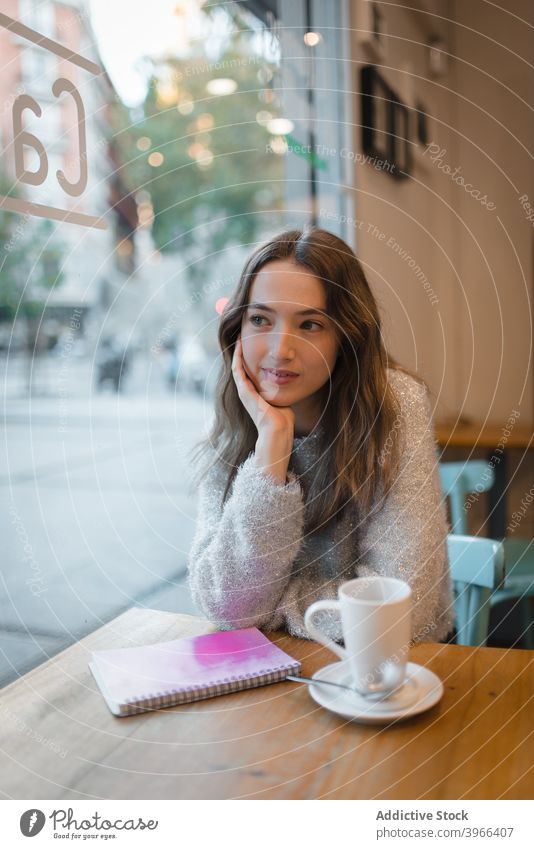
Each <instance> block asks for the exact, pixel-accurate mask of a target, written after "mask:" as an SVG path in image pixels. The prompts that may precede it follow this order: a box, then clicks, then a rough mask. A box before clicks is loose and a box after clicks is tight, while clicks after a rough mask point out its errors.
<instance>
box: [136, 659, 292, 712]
mask: <svg viewBox="0 0 534 849" xmlns="http://www.w3.org/2000/svg"><path fill="white" fill-rule="evenodd" d="M299 669H300V664H299V663H298V662H296V663H295V664H291V665H284V666H273V667H270V668H268V669H260V670H259V672H258V673H256V674H254V675H232V676H230V677H228V678H221V679H219V680H216V681H209V682H208V683H207V684H205V685H204V686H203V687H194V686H192V685H189V686H187V687H177V688H176V689H173V690H164V691H162V692H155V693H143V694H140V695H138V696H133V697H132V698H130V699H128V700H127V701H126V702H125V705H126V712H127V713H129V714H133V713H141V712H143V711H145V710H149V709H152V708H158V707H166V706H170V704H172V705H173V706H174V705H183V704H187V703H188V702H195V701H200V699H206V698H211V697H214V696H222V695H225V694H226V693H236V692H238V691H239V690H246V689H248V688H249V687H260V686H262V685H264V684H275V683H276V682H277V681H283V680H284V678H285V677H286V676H287V675H291V674H292V673H293V672H298V671H299ZM176 696H179V698H178V699H177V698H176Z"/></svg>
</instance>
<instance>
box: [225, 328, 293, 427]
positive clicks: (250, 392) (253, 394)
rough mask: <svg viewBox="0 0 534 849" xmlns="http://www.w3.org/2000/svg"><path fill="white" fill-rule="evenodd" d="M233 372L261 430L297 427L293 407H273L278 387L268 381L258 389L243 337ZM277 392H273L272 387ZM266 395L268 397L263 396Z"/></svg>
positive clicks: (250, 412)
mask: <svg viewBox="0 0 534 849" xmlns="http://www.w3.org/2000/svg"><path fill="white" fill-rule="evenodd" d="M232 374H233V378H234V382H235V385H236V388H237V392H238V395H239V398H240V400H241V403H242V404H243V406H244V408H245V410H246V411H247V413H248V414H249V416H250V417H251V419H252V421H253V422H254V424H255V425H256V428H257V430H258V433H260V431H271V432H277V431H290V432H291V434H292V433H293V431H294V427H295V414H294V413H293V410H292V409H291V407H273V406H272V404H270V403H269V400H274V399H275V397H276V392H277V390H278V387H276V386H273V385H272V384H269V383H267V382H265V383H263V382H261V383H260V391H259V392H258V390H257V389H256V386H255V385H254V381H253V380H252V378H251V376H250V374H249V372H248V371H247V367H246V364H245V360H244V357H243V346H242V343H241V337H239V338H238V340H237V342H236V345H235V350H234V356H233V359H232ZM273 388H274V389H275V390H276V392H274V393H273V392H272V389H273ZM263 395H266V396H267V397H266V398H264V397H262V396H263Z"/></svg>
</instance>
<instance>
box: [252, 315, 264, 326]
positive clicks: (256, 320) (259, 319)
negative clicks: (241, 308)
mask: <svg viewBox="0 0 534 849" xmlns="http://www.w3.org/2000/svg"><path fill="white" fill-rule="evenodd" d="M249 321H250V323H251V324H253V325H254V327H262V324H261V322H262V321H267V319H266V318H265V316H264V315H251V316H250V318H249Z"/></svg>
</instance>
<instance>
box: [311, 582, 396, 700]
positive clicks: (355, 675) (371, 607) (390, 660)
mask: <svg viewBox="0 0 534 849" xmlns="http://www.w3.org/2000/svg"><path fill="white" fill-rule="evenodd" d="M332 610H335V611H339V612H340V614H341V626H342V630H343V638H344V640H345V648H342V647H341V646H339V645H338V644H337V643H335V642H334V641H333V640H330V639H329V638H328V637H327V636H326V635H325V634H324V633H323V632H322V631H321V630H320V628H318V627H317V625H315V624H314V622H313V619H314V616H315V614H316V613H318V612H319V611H332ZM411 610H412V591H411V589H410V587H409V586H408V584H407V583H405V582H404V581H400V580H398V579H397V578H382V577H380V576H376V577H370V578H354V579H353V580H352V581H346V582H345V583H344V584H341V586H340V587H339V589H338V600H335V599H324V600H321V601H316V602H314V604H312V605H310V607H308V609H307V611H306V613H305V616H304V624H305V626H306V629H307V631H308V633H309V634H310V636H311V637H313V639H315V640H317V642H319V643H322V645H324V646H326V647H327V648H329V649H330V650H331V651H333V652H334V653H335V654H337V655H338V657H340V658H341V660H344V661H346V662H347V664H348V666H349V669H350V672H351V675H352V680H353V684H354V686H355V687H356V689H357V690H359V691H360V692H361V693H364V694H366V695H372V694H379V695H382V694H385V693H388V692H389V691H390V690H394V689H395V688H396V687H398V686H399V685H400V684H401V683H402V682H403V680H404V678H405V677H406V663H407V661H408V653H409V648H410V639H411Z"/></svg>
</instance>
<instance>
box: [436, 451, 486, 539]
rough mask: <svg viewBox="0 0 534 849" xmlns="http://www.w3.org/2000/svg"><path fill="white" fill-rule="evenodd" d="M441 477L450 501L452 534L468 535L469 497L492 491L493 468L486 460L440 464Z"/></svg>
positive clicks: (444, 492) (443, 490)
mask: <svg viewBox="0 0 534 849" xmlns="http://www.w3.org/2000/svg"><path fill="white" fill-rule="evenodd" d="M439 476H440V479H441V489H442V492H443V495H445V496H446V497H447V498H448V499H449V508H450V514H451V533H453V534H466V533H467V508H466V504H467V496H468V495H470V494H471V493H475V492H476V493H480V492H487V491H488V490H489V489H491V487H492V486H493V482H494V480H495V474H494V471H493V468H492V466H490V465H489V463H487V462H486V461H485V460H466V461H464V462H459V463H440V465H439Z"/></svg>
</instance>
